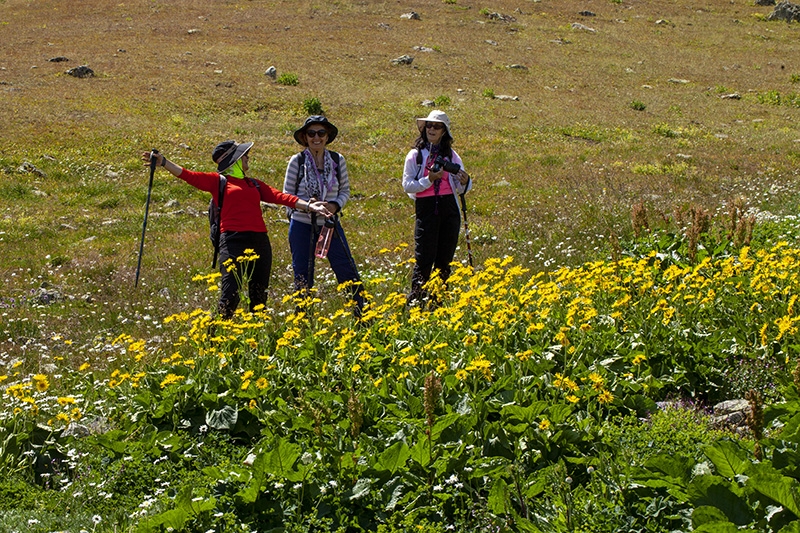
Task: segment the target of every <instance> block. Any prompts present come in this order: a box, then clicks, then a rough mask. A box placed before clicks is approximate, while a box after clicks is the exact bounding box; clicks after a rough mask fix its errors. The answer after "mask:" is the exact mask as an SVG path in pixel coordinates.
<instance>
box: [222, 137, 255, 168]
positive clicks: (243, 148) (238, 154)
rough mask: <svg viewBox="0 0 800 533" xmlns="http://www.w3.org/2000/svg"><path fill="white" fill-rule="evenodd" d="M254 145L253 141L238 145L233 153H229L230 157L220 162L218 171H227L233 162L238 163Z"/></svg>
mask: <svg viewBox="0 0 800 533" xmlns="http://www.w3.org/2000/svg"><path fill="white" fill-rule="evenodd" d="M252 147H253V143H251V142H246V143H241V144H239V145H237V146H236V150H234V151H233V153H232V154H231V155H229V156H228V157H226V158H225V159H223V160H222V161H220V162H219V165H217V172H225V171H226V170H228V169H229V168H231V167H232V166H233V164H234V163H236V162H237V161H238V160H240V159H241V158H242V156H243V155H244V154H246V153H247V152H249V151H250V148H252ZM223 165H224V166H223Z"/></svg>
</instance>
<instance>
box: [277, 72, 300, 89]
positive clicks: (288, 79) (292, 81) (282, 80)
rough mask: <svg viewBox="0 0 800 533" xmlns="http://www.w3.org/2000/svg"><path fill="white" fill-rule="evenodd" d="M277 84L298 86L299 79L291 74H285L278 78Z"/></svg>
mask: <svg viewBox="0 0 800 533" xmlns="http://www.w3.org/2000/svg"><path fill="white" fill-rule="evenodd" d="M277 82H278V83H279V84H280V85H291V86H295V85H300V79H299V78H298V77H297V74H295V73H293V72H285V73H283V74H281V75H280V76H278V79H277Z"/></svg>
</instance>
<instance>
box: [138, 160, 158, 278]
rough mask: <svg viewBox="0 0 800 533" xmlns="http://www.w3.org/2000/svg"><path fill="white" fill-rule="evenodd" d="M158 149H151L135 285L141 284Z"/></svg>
mask: <svg viewBox="0 0 800 533" xmlns="http://www.w3.org/2000/svg"><path fill="white" fill-rule="evenodd" d="M157 153H158V150H156V149H155V148H153V149H152V150H151V151H150V184H149V185H148V186H147V202H146V203H145V204H144V223H143V224H142V240H141V242H140V243H139V262H138V264H137V265H136V279H135V280H134V282H133V287H134V288H136V287H137V286H138V285H139V272H141V270H142V252H143V251H144V232H145V231H146V230H147V213H148V212H149V211H150V193H152V192H153V174H155V173H156V158H155V157H154V156H155V155H156V154H157Z"/></svg>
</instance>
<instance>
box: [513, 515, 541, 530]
mask: <svg viewBox="0 0 800 533" xmlns="http://www.w3.org/2000/svg"><path fill="white" fill-rule="evenodd" d="M514 525H516V526H517V529H518V530H519V531H520V532H521V533H542V530H541V529H539V528H538V527H536V526H535V525H534V523H533V522H531V521H530V520H528V519H527V518H523V517H521V516H517V517H516V518H515V519H514Z"/></svg>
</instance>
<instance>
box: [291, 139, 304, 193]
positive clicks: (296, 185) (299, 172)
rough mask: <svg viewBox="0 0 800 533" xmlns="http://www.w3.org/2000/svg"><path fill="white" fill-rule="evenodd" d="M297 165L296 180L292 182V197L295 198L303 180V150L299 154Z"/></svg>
mask: <svg viewBox="0 0 800 533" xmlns="http://www.w3.org/2000/svg"><path fill="white" fill-rule="evenodd" d="M297 164H298V165H299V167H298V169H297V180H295V182H294V195H295V196H297V193H298V192H300V181H301V180H302V179H303V175H304V174H305V172H306V151H305V150H303V151H302V152H300V157H298V158H297Z"/></svg>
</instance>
